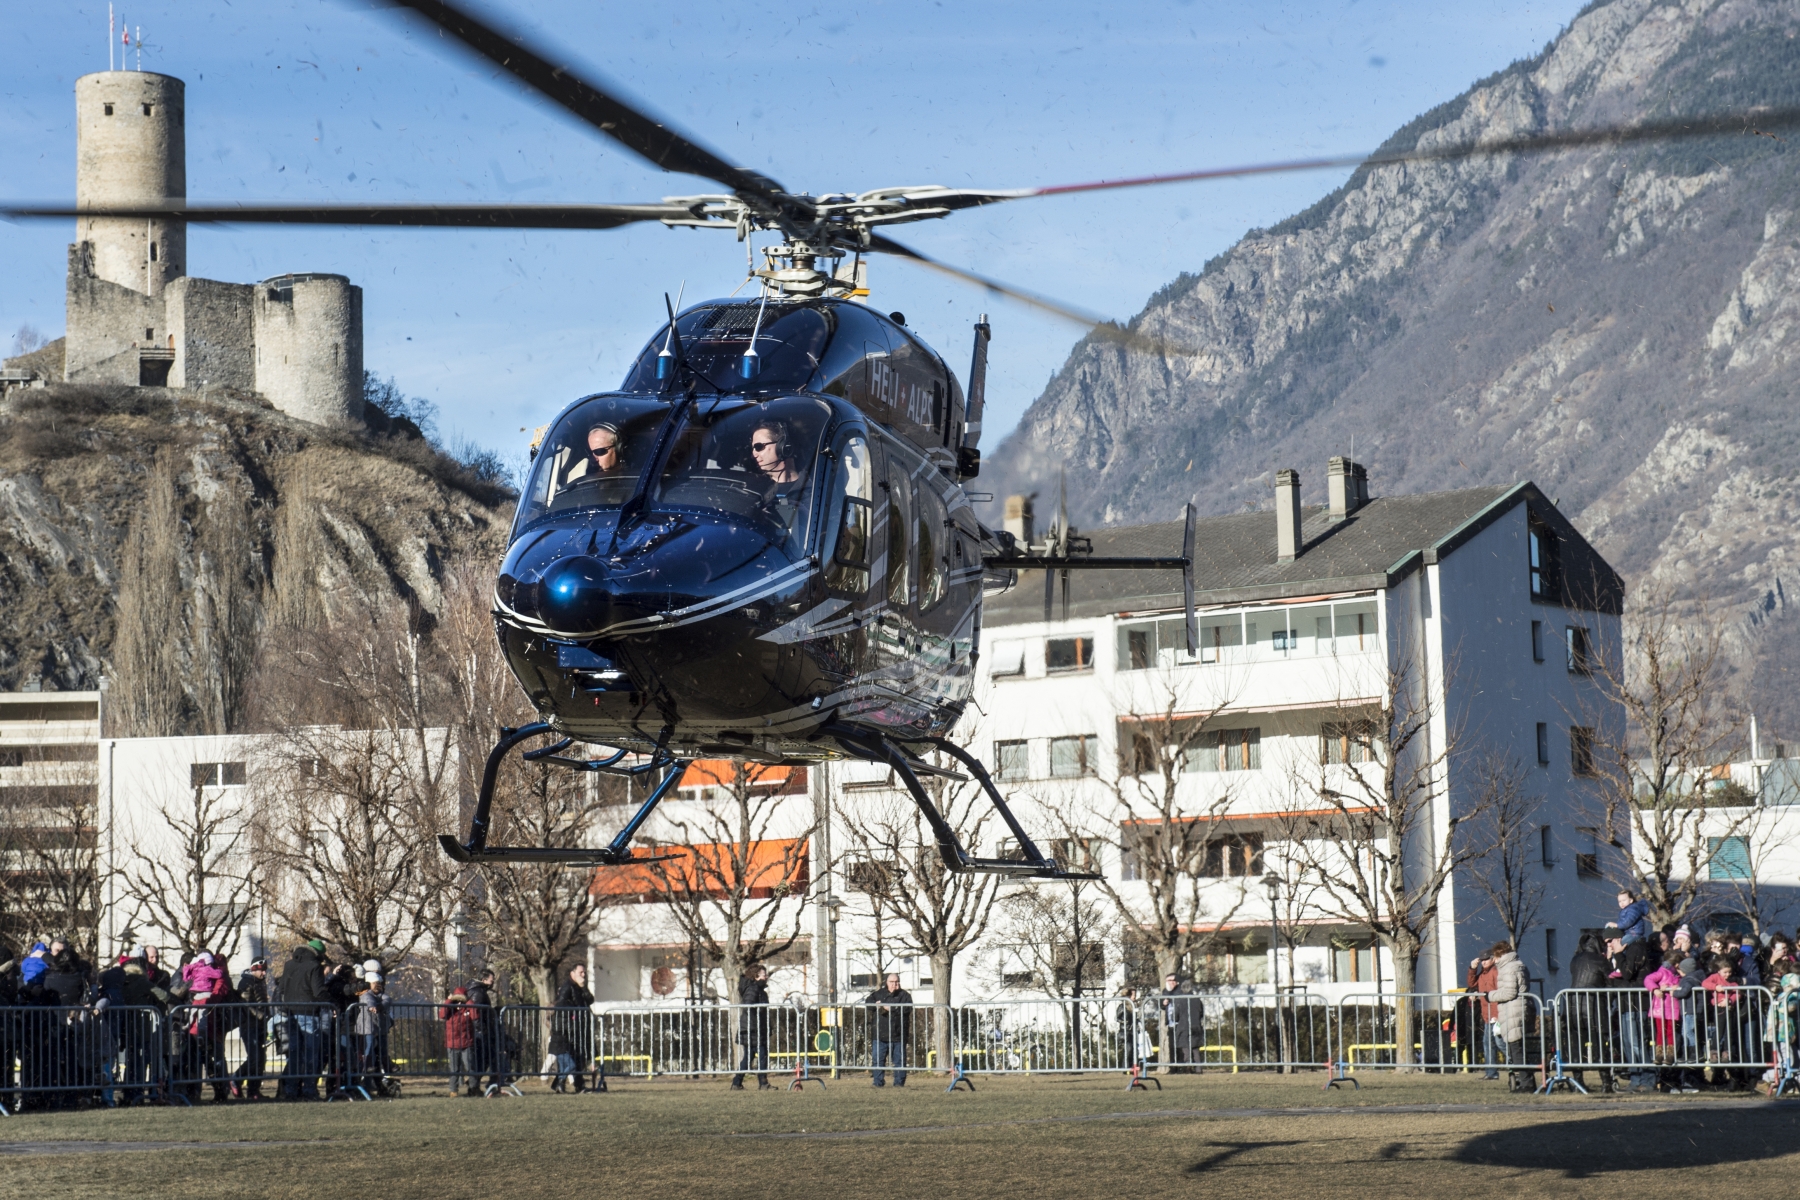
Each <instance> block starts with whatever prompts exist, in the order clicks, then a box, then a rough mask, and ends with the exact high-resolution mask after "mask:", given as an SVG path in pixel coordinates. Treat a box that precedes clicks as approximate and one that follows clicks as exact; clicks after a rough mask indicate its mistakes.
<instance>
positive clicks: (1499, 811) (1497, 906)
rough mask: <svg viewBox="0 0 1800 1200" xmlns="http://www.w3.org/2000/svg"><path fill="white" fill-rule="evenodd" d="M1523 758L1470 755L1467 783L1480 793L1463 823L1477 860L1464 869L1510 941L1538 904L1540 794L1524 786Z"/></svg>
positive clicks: (1520, 939)
mask: <svg viewBox="0 0 1800 1200" xmlns="http://www.w3.org/2000/svg"><path fill="white" fill-rule="evenodd" d="M1528 778H1529V775H1528V774H1527V772H1526V768H1525V766H1524V764H1523V763H1521V762H1519V761H1518V760H1517V759H1515V758H1510V757H1508V756H1506V755H1504V754H1501V753H1499V752H1497V751H1489V752H1487V753H1485V754H1482V755H1480V756H1479V757H1477V758H1476V760H1475V762H1474V763H1473V764H1471V767H1470V781H1469V783H1470V787H1471V788H1473V789H1474V791H1475V792H1476V794H1477V795H1478V796H1479V797H1480V799H1479V801H1478V802H1477V807H1478V808H1479V810H1480V815H1479V816H1478V817H1477V819H1476V820H1475V821H1474V822H1473V823H1471V824H1468V825H1467V826H1465V831H1466V833H1467V836H1468V837H1469V838H1470V839H1471V841H1472V843H1473V849H1474V850H1475V852H1476V853H1477V854H1478V855H1479V859H1480V861H1479V862H1477V863H1476V864H1475V865H1474V867H1473V869H1471V870H1470V871H1469V872H1468V877H1469V880H1470V882H1472V883H1473V884H1474V885H1475V890H1476V891H1478V892H1480V893H1481V894H1482V895H1483V896H1485V897H1486V898H1487V902H1488V905H1489V906H1490V907H1491V908H1492V909H1493V910H1494V915H1495V916H1497V917H1498V918H1499V919H1500V924H1501V925H1502V926H1503V927H1504V928H1505V930H1506V937H1507V940H1508V941H1510V942H1511V943H1512V944H1513V945H1514V946H1520V947H1522V946H1524V945H1525V934H1526V932H1527V931H1528V930H1529V929H1531V927H1532V926H1534V925H1536V924H1537V918H1538V913H1539V911H1540V910H1542V908H1543V906H1544V878H1543V868H1542V859H1543V847H1542V842H1541V837H1542V835H1541V833H1540V827H1539V825H1538V822H1537V814H1538V809H1539V807H1540V806H1541V805H1542V804H1543V802H1544V797H1543V795H1542V794H1540V793H1538V792H1533V791H1530V790H1528V789H1527V787H1526V780H1527V779H1528Z"/></svg>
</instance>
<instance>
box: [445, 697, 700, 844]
mask: <svg viewBox="0 0 1800 1200" xmlns="http://www.w3.org/2000/svg"><path fill="white" fill-rule="evenodd" d="M554 732H555V728H554V727H553V726H551V725H550V723H549V722H547V721H536V722H533V723H532V724H530V725H522V726H520V727H519V728H517V729H502V730H501V731H500V733H501V738H500V742H499V744H498V745H496V746H495V747H494V749H493V751H492V752H491V753H489V754H488V759H487V769H486V770H485V771H483V772H482V776H481V794H480V796H478V797H477V798H476V801H475V816H474V818H473V819H472V820H470V822H469V840H468V841H466V842H459V841H457V840H456V839H455V838H454V837H452V836H450V835H449V834H447V833H446V834H441V835H440V836H439V837H438V841H439V842H440V843H441V844H442V845H443V847H444V853H445V854H448V855H449V856H450V857H451V858H453V859H455V860H456V861H457V862H460V863H568V864H571V865H574V866H583V867H617V866H623V865H624V864H626V863H644V862H659V861H661V859H660V858H644V857H641V856H636V855H633V854H632V852H631V839H632V838H634V837H635V836H637V831H638V830H639V829H640V828H642V827H643V824H644V822H645V821H647V820H648V819H649V818H650V814H651V812H652V811H654V810H655V808H656V806H657V805H658V804H661V803H662V801H663V797H665V796H667V795H668V794H669V793H670V792H671V791H672V790H674V787H675V784H676V783H677V782H678V781H679V780H680V779H681V773H682V771H683V770H685V769H686V768H687V765H688V760H686V759H683V758H674V757H671V756H669V755H667V754H662V753H658V754H655V755H652V756H651V759H650V761H649V762H647V763H638V764H635V765H633V766H629V767H621V766H618V765H617V764H618V763H619V761H620V760H622V759H623V758H624V757H625V753H626V752H625V751H623V750H620V751H618V752H617V753H615V754H613V755H612V756H611V757H608V758H594V759H577V758H564V757H562V756H561V754H560V753H559V752H560V751H562V750H564V749H566V748H567V747H568V746H569V745H570V743H571V742H573V741H574V739H573V738H563V739H562V740H561V741H559V742H555V743H552V744H551V745H548V746H540V747H538V748H537V749H536V750H527V751H525V753H524V755H523V757H524V758H526V759H527V760H529V761H532V762H553V763H556V764H557V765H558V766H563V767H568V768H570V769H572V770H576V771H599V772H602V773H604V774H607V775H624V776H628V777H636V776H639V775H648V774H650V773H651V772H653V771H657V770H661V771H662V772H663V777H662V779H661V780H660V781H659V782H658V783H657V785H656V788H655V790H654V791H652V792H651V793H650V796H649V798H648V799H646V800H645V801H644V802H643V804H641V805H639V806H638V810H637V812H635V813H633V814H632V816H631V820H629V821H627V822H625V827H624V828H623V829H621V830H619V832H618V833H617V834H615V835H614V836H613V840H612V841H611V842H609V843H608V844H606V845H605V846H600V847H596V848H582V847H574V846H570V847H561V846H489V845H488V844H487V837H488V824H489V821H490V819H491V816H492V809H493V805H494V785H495V782H496V781H497V780H498V778H499V775H500V764H501V763H502V762H504V761H505V759H506V756H507V755H508V754H510V753H511V752H512V749H513V747H515V746H517V745H519V744H520V743H521V742H526V741H529V740H531V739H532V738H534V737H542V736H543V735H545V734H547V733H554Z"/></svg>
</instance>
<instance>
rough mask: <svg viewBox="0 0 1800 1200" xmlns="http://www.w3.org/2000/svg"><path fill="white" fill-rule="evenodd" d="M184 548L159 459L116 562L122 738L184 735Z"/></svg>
mask: <svg viewBox="0 0 1800 1200" xmlns="http://www.w3.org/2000/svg"><path fill="white" fill-rule="evenodd" d="M184 544H185V533H184V531H183V527H182V517H181V503H180V499H179V497H178V496H177V494H176V489H175V471H174V468H173V467H172V466H171V465H170V463H169V461H168V459H167V458H166V457H165V456H163V455H160V454H159V455H158V456H157V458H156V461H155V463H154V464H153V465H152V466H151V468H150V472H149V474H148V476H147V478H146V479H145V480H144V489H143V498H142V500H141V502H140V503H139V505H138V507H137V509H136V511H135V512H134V513H133V514H132V517H131V524H130V526H129V527H128V528H127V530H126V534H125V550H124V553H123V554H122V555H121V556H120V560H119V589H118V598H117V600H116V601H115V602H114V603H115V607H114V613H115V619H116V622H117V624H116V632H115V636H114V639H113V669H114V671H115V672H116V673H117V676H118V686H117V687H115V688H114V689H113V691H112V698H111V706H112V710H113V714H114V716H115V718H116V720H117V721H118V728H119V729H120V731H121V732H123V733H125V734H126V735H128V736H131V737H169V736H173V735H175V734H178V733H181V732H183V726H184V720H185V714H186V710H187V696H186V693H185V691H184V689H183V687H182V666H181V655H180V652H181V637H180V635H181V631H182V630H183V628H184V627H185V625H186V610H185V603H184V594H183V590H182V586H181V560H182V551H183V547H184Z"/></svg>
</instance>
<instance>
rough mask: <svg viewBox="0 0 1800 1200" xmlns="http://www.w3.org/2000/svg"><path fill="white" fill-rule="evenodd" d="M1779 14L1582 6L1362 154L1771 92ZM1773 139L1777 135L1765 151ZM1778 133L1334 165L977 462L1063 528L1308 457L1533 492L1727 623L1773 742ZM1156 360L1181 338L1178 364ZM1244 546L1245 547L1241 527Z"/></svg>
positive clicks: (1793, 98)
mask: <svg viewBox="0 0 1800 1200" xmlns="http://www.w3.org/2000/svg"><path fill="white" fill-rule="evenodd" d="M1797 34H1800V3H1796V2H1795V0H1684V2H1679V3H1666V2H1665V3H1658V2H1653V0H1612V2H1610V3H1596V4H1593V5H1590V6H1589V7H1588V8H1587V9H1585V10H1584V11H1583V12H1582V14H1581V15H1580V16H1579V17H1578V18H1577V19H1576V20H1574V21H1573V22H1572V23H1571V24H1570V26H1569V28H1568V29H1567V30H1566V31H1565V32H1564V33H1563V34H1562V35H1561V36H1560V37H1559V38H1557V39H1556V41H1555V42H1553V43H1552V44H1551V45H1550V46H1548V47H1547V48H1546V49H1545V50H1544V52H1543V53H1542V54H1541V55H1539V56H1538V57H1537V58H1535V59H1532V60H1529V61H1522V62H1518V63H1515V64H1513V66H1511V67H1509V68H1508V69H1506V70H1504V71H1501V72H1500V73H1498V74H1496V75H1494V76H1492V77H1490V78H1488V79H1485V80H1483V81H1481V82H1480V83H1478V84H1476V85H1475V86H1474V87H1472V88H1471V89H1470V90H1469V91H1468V92H1466V93H1464V94H1463V95H1461V96H1458V97H1456V98H1455V99H1453V100H1451V101H1449V102H1447V103H1445V104H1443V105H1441V106H1439V107H1438V108H1436V109H1434V110H1432V111H1431V112H1429V113H1426V114H1425V115H1423V116H1421V117H1419V118H1418V119H1417V120H1415V121H1413V122H1412V123H1410V124H1409V125H1407V126H1406V127H1405V128H1404V129H1402V130H1400V131H1399V132H1398V133H1396V134H1395V135H1394V137H1393V138H1392V139H1390V140H1389V142H1388V143H1387V147H1385V148H1401V147H1413V146H1422V147H1429V146H1433V145H1442V144H1447V143H1456V142H1463V141H1469V140H1477V139H1490V138H1502V137H1506V136H1508V135H1518V134H1526V133H1532V132H1540V131H1549V130H1552V129H1563V128H1573V127H1585V126H1594V125H1607V124H1615V123H1629V122H1632V121H1637V120H1645V119H1658V118H1662V119H1667V118H1671V117H1679V116H1684V115H1690V114H1697V113H1703V112H1714V111H1718V110H1722V109H1730V110H1745V109H1750V108H1752V107H1755V106H1778V107H1795V106H1797V105H1800V40H1797V38H1796V35H1797ZM1784 136H1785V135H1784ZM1797 151H1800V146H1796V145H1795V144H1794V143H1793V142H1792V141H1791V140H1781V139H1778V138H1774V137H1770V136H1767V135H1758V134H1757V133H1755V132H1753V131H1748V130H1746V131H1745V132H1743V133H1740V134H1736V135H1732V136H1719V137H1711V138H1706V139H1704V140H1696V141H1687V142H1675V143H1664V144H1639V145H1631V146H1625V147H1609V148H1595V149H1582V150H1572V151H1563V152H1558V153H1555V154H1546V155H1540V156H1532V157H1527V156H1519V155H1502V156H1496V157H1492V158H1486V159H1475V160H1467V161H1463V162H1458V163H1453V164H1451V163H1446V164H1426V165H1409V166H1392V167H1383V168H1379V169H1375V170H1368V169H1363V170H1359V171H1358V172H1356V173H1355V174H1354V175H1353V176H1352V177H1351V178H1350V180H1349V181H1348V182H1347V183H1346V184H1345V186H1343V187H1341V188H1339V189H1338V190H1337V191H1335V192H1333V193H1331V194H1330V195H1328V196H1326V197H1325V198H1324V199H1322V200H1320V201H1319V202H1318V203H1317V204H1315V205H1314V206H1312V207H1311V208H1309V209H1308V210H1306V211H1305V212H1303V213H1300V214H1298V215H1297V216H1294V217H1292V218H1290V219H1288V220H1286V221H1283V222H1282V223H1281V224H1279V225H1277V226H1275V227H1274V228H1271V229H1267V230H1252V231H1251V232H1250V233H1249V234H1247V235H1246V236H1245V237H1244V239H1243V240H1242V241H1241V242H1239V243H1238V244H1237V245H1236V246H1234V247H1233V248H1231V249H1230V250H1229V251H1227V252H1226V253H1224V254H1222V255H1220V256H1219V257H1218V258H1216V259H1214V260H1213V261H1211V262H1209V263H1207V264H1205V266H1204V268H1203V269H1202V270H1201V271H1199V272H1198V273H1197V274H1184V275H1182V276H1181V277H1180V278H1178V279H1176V280H1175V281H1174V282H1172V283H1171V284H1169V285H1168V286H1167V287H1165V288H1164V289H1162V291H1160V292H1159V293H1158V294H1157V295H1156V296H1154V297H1152V298H1151V300H1150V302H1149V303H1148V304H1147V305H1146V306H1145V308H1144V309H1143V311H1142V312H1141V313H1139V314H1138V315H1137V316H1136V317H1135V318H1134V319H1133V321H1132V326H1133V328H1135V329H1138V330H1140V331H1142V332H1144V333H1147V334H1151V335H1154V336H1156V337H1158V338H1162V339H1166V341H1167V342H1168V343H1170V344H1173V345H1176V346H1179V347H1181V348H1182V350H1183V351H1184V352H1183V353H1179V354H1167V355H1163V356H1156V355H1152V354H1145V353H1143V352H1141V351H1128V350H1126V349H1123V348H1122V347H1121V346H1120V344H1119V343H1117V342H1116V341H1115V342H1109V341H1104V340H1101V339H1098V338H1090V339H1088V340H1086V341H1084V342H1083V343H1081V344H1080V345H1078V346H1077V347H1076V348H1075V350H1074V351H1073V353H1071V355H1070V356H1069V360H1068V362H1067V363H1066V364H1065V365H1064V366H1063V367H1062V369H1061V370H1060V371H1059V372H1058V373H1057V375H1056V376H1055V377H1054V378H1053V379H1052V381H1051V383H1050V384H1049V386H1048V387H1047V388H1046V390H1045V391H1044V393H1043V395H1042V396H1040V397H1039V398H1038V400H1037V401H1036V402H1035V403H1034V404H1033V405H1032V407H1031V408H1030V410H1029V411H1028V412H1027V414H1026V417H1025V419H1024V421H1023V422H1022V423H1021V425H1020V427H1019V429H1018V430H1017V431H1016V432H1015V433H1014V434H1013V435H1012V436H1011V437H1009V438H1008V439H1007V440H1006V441H1005V442H1004V443H1003V444H1002V445H1001V446H999V447H997V448H996V449H995V450H994V451H993V452H992V453H991V455H990V461H991V464H992V466H991V468H990V469H989V470H988V471H987V472H985V473H984V479H983V483H984V484H991V485H992V487H993V490H994V491H996V492H997V493H999V494H1001V495H1005V494H1006V493H1008V492H1014V491H1040V492H1044V493H1047V494H1052V495H1053V494H1054V492H1055V489H1056V488H1057V486H1058V480H1059V478H1064V477H1066V479H1067V486H1068V490H1069V497H1070V506H1071V510H1072V514H1073V515H1074V517H1075V518H1076V520H1077V522H1078V523H1079V522H1081V521H1087V522H1089V523H1117V522H1126V521H1137V520H1144V519H1168V518H1170V517H1172V516H1173V515H1174V514H1175V512H1176V511H1177V506H1178V505H1179V504H1180V503H1181V502H1183V501H1185V500H1187V499H1188V498H1189V497H1196V498H1197V499H1198V501H1199V503H1200V505H1201V506H1202V507H1203V509H1204V510H1207V511H1212V512H1226V511H1233V510H1238V509H1245V508H1257V507H1265V506H1267V504H1268V498H1269V496H1270V492H1271V488H1272V471H1273V469H1274V468H1277V467H1290V466H1291V467H1297V468H1299V469H1300V471H1301V474H1302V477H1303V480H1304V484H1305V487H1306V489H1307V495H1308V500H1309V502H1318V501H1320V500H1322V499H1323V489H1324V482H1325V478H1324V467H1325V461H1326V459H1327V457H1328V456H1330V455H1333V454H1345V453H1349V452H1350V451H1351V448H1352V444H1353V443H1354V448H1355V456H1356V457H1357V459H1359V460H1360V461H1363V462H1365V463H1367V464H1368V466H1369V470H1370V476H1371V484H1372V490H1374V491H1375V492H1376V493H1389V494H1394V493H1401V492H1421V491H1433V490H1440V489H1445V488H1454V487H1464V486H1469V485H1471V484H1483V483H1501V482H1510V481H1512V480H1515V479H1526V478H1528V479H1532V480H1535V481H1536V482H1537V483H1538V484H1539V485H1540V486H1541V487H1542V488H1543V489H1544V490H1545V491H1546V492H1547V493H1548V494H1550V495H1552V496H1556V497H1558V498H1559V502H1560V504H1561V506H1562V508H1563V510H1564V511H1565V512H1566V513H1568V514H1569V515H1570V516H1571V517H1572V518H1573V519H1574V520H1575V521H1576V522H1577V524H1578V525H1580V526H1581V527H1582V528H1583V529H1584V530H1586V531H1587V532H1588V534H1589V535H1590V536H1591V537H1592V538H1593V539H1594V540H1595V541H1596V543H1597V544H1598V545H1599V547H1600V549H1601V550H1602V551H1603V552H1604V553H1605V554H1606V555H1607V556H1608V557H1609V558H1610V559H1611V561H1612V562H1613V563H1614V564H1615V565H1616V566H1618V567H1619V568H1620V569H1621V570H1622V571H1623V572H1625V573H1626V575H1627V577H1628V578H1630V579H1632V580H1634V581H1635V582H1637V583H1639V584H1655V583H1666V584H1669V585H1672V586H1674V587H1677V588H1679V589H1682V590H1683V591H1684V592H1685V593H1686V594H1688V595H1691V596H1708V597H1711V598H1712V600H1713V601H1714V603H1715V604H1717V605H1721V606H1724V607H1725V608H1727V609H1729V610H1730V611H1731V612H1732V613H1733V614H1735V615H1734V618H1733V619H1734V622H1735V625H1734V630H1733V635H1732V636H1733V653H1734V660H1735V663H1736V665H1737V669H1738V671H1739V682H1740V683H1741V684H1742V685H1743V686H1744V687H1745V688H1746V689H1747V691H1748V694H1749V695H1750V696H1751V697H1752V698H1753V699H1754V702H1755V703H1756V705H1757V706H1758V710H1759V712H1760V713H1761V714H1762V715H1763V716H1764V717H1765V721H1767V719H1770V718H1772V719H1774V720H1775V721H1779V722H1781V723H1782V727H1784V728H1786V729H1789V730H1793V729H1800V696H1790V695H1789V692H1790V690H1791V689H1789V688H1788V687H1787V682H1788V678H1789V677H1788V675H1787V673H1786V672H1787V666H1786V664H1788V663H1790V662H1800V659H1797V658H1796V657H1795V652H1796V651H1800V623H1797V622H1795V620H1794V619H1793V617H1792V615H1791V613H1790V611H1789V600H1790V597H1791V596H1792V595H1793V593H1794V588H1795V578H1794V571H1795V569H1796V567H1797V566H1800V529H1797V528H1796V520H1795V519H1796V516H1797V515H1800V410H1797V409H1796V407H1795V404H1794V398H1795V391H1796V385H1795V378H1794V361H1795V358H1796V356H1797V355H1800V336H1796V335H1800V187H1797V184H1800V153H1797ZM1186 351H1192V352H1191V353H1188V352H1186ZM1270 536H1271V537H1273V536H1274V535H1273V532H1271V534H1270Z"/></svg>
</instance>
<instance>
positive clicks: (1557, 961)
mask: <svg viewBox="0 0 1800 1200" xmlns="http://www.w3.org/2000/svg"><path fill="white" fill-rule="evenodd" d="M1544 969H1545V970H1546V971H1548V972H1549V973H1550V974H1552V975H1554V974H1556V973H1557V972H1558V971H1560V970H1562V955H1560V954H1558V953H1557V952H1556V930H1554V929H1546V930H1544Z"/></svg>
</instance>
